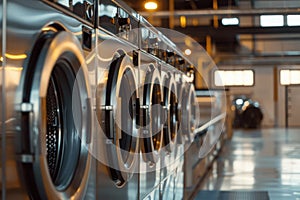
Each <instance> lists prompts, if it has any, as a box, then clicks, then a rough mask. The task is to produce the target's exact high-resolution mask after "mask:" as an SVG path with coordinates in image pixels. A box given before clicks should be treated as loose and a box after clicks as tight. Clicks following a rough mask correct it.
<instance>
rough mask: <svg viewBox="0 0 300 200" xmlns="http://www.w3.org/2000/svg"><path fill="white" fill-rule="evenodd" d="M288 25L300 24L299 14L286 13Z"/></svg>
mask: <svg viewBox="0 0 300 200" xmlns="http://www.w3.org/2000/svg"><path fill="white" fill-rule="evenodd" d="M287 25H288V26H300V15H288V16H287Z"/></svg>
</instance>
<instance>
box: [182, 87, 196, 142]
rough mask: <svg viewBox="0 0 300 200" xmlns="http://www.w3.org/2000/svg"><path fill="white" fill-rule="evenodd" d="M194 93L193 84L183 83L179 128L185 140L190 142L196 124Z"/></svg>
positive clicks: (192, 138)
mask: <svg viewBox="0 0 300 200" xmlns="http://www.w3.org/2000/svg"><path fill="white" fill-rule="evenodd" d="M197 110H198V106H197V103H196V94H195V88H194V85H193V84H190V83H185V85H184V86H183V90H182V103H181V122H182V123H181V129H182V136H183V137H184V140H185V142H187V143H191V142H193V140H194V136H195V135H194V130H195V129H196V125H197V118H198V117H199V116H197V113H198V112H197Z"/></svg>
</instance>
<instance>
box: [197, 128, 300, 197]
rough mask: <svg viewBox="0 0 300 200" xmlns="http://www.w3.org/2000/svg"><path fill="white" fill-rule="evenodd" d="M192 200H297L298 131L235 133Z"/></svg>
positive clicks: (299, 181)
mask: <svg viewBox="0 0 300 200" xmlns="http://www.w3.org/2000/svg"><path fill="white" fill-rule="evenodd" d="M199 191H200V192H199V193H198V194H196V195H195V197H194V198H195V199H240V200H243V199H255V200H260V199H271V200H273V199H274V200H281V199H284V200H286V199H300V128H299V129H298V128H297V129H296V128H290V129H259V130H235V131H234V134H233V138H232V140H231V141H227V142H226V144H225V145H224V147H223V149H222V152H221V153H220V155H219V156H218V158H217V159H216V161H215V162H214V164H213V167H212V170H211V171H210V172H209V174H207V176H206V178H205V179H204V181H203V183H202V184H201V186H200V188H199Z"/></svg>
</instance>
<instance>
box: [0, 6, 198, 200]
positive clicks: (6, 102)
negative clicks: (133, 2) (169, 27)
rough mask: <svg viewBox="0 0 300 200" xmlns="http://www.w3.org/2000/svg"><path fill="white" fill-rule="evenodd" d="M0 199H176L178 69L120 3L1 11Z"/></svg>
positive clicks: (189, 96)
mask: <svg viewBox="0 0 300 200" xmlns="http://www.w3.org/2000/svg"><path fill="white" fill-rule="evenodd" d="M1 9H2V10H3V11H5V12H3V13H2V15H1V21H2V25H3V26H2V28H1V42H2V46H1V63H2V68H1V76H0V77H1V78H0V80H1V81H0V84H1V92H0V94H1V95H0V96H1V105H0V113H1V114H0V116H1V119H0V120H1V121H0V122H1V123H0V126H1V137H0V140H1V164H0V166H1V177H2V179H1V186H2V187H1V196H2V198H3V199H16V198H18V199H19V198H21V199H104V198H105V199H106V198H121V199H181V198H182V197H183V170H182V166H183V162H184V160H183V159H184V156H183V154H184V151H185V148H186V147H187V146H188V144H189V143H190V142H191V141H192V140H193V136H194V135H193V130H194V129H195V126H196V125H195V121H194V120H195V119H196V118H197V117H198V116H197V113H195V112H192V111H194V110H193V109H192V107H193V106H194V97H195V95H194V93H193V86H192V81H193V80H191V77H188V76H187V75H186V71H185V70H184V69H185V68H188V67H187V66H185V64H187V63H188V62H187V61H185V58H184V56H183V55H182V53H181V52H180V50H178V49H177V48H176V45H175V44H173V43H172V42H171V41H169V40H168V39H167V38H166V37H165V36H164V35H163V34H162V33H161V32H159V31H158V30H157V29H155V28H154V27H152V26H151V25H150V24H149V23H148V22H147V21H146V20H145V19H144V18H143V17H141V16H140V15H139V14H137V13H136V12H135V11H133V10H131V8H129V7H128V6H127V5H126V4H124V3H123V2H122V1H111V0H80V1H75V0H56V1H53V0H40V1H33V0H28V1H21V0H9V1H7V0H4V1H3V2H2V3H1Z"/></svg>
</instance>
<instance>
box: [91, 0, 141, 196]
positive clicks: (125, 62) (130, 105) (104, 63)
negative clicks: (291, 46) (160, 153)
mask: <svg viewBox="0 0 300 200" xmlns="http://www.w3.org/2000/svg"><path fill="white" fill-rule="evenodd" d="M99 14H100V16H99V27H98V29H97V33H96V35H97V48H96V50H97V56H96V58H95V59H96V60H97V75H98V77H97V80H98V81H97V82H98V86H97V89H96V93H97V94H96V97H97V98H96V102H97V103H96V110H97V118H98V125H99V126H98V128H97V129H98V130H97V139H96V140H97V145H98V147H97V148H95V153H96V157H97V160H98V162H97V186H96V187H97V199H109V198H112V199H138V195H139V194H138V188H139V174H138V172H139V159H140V158H139V155H140V154H139V149H140V139H139V127H138V120H139V97H140V92H139V88H138V77H137V75H136V68H137V63H136V61H135V60H136V56H137V55H136V54H137V53H136V52H137V50H138V46H137V45H138V43H137V41H138V40H137V39H138V37H137V36H138V35H137V33H136V32H135V31H134V30H132V29H134V28H137V25H138V20H139V18H138V15H136V14H135V12H133V11H131V10H130V8H128V7H126V5H124V4H122V3H121V2H113V1H107V0H101V1H100V2H99ZM116 36H117V37H116Z"/></svg>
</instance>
